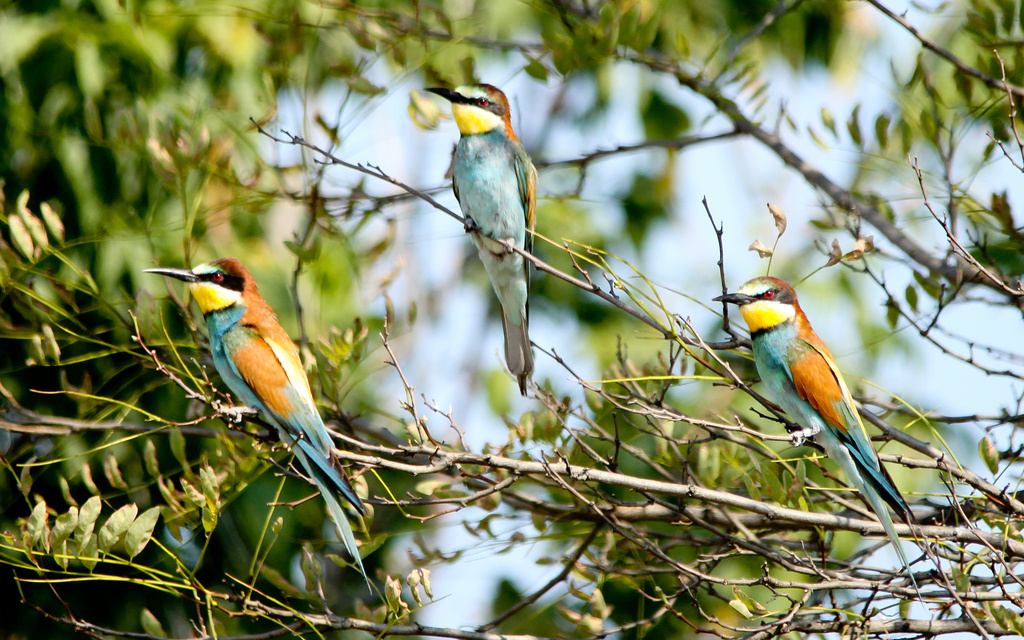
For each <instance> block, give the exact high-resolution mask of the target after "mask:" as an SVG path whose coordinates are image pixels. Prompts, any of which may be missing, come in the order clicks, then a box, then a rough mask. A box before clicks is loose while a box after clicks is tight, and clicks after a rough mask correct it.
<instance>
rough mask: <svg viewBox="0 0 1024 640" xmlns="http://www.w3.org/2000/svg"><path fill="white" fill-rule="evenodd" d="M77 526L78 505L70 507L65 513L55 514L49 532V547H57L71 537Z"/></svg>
mask: <svg viewBox="0 0 1024 640" xmlns="http://www.w3.org/2000/svg"><path fill="white" fill-rule="evenodd" d="M77 526H78V507H71V508H70V509H68V511H67V513H62V514H60V515H59V516H57V520H56V521H54V523H53V531H51V532H50V547H52V548H57V547H59V546H61V545H62V544H64V542H65V541H66V540H67V539H68V538H70V537H71V534H72V533H74V532H75V527H77Z"/></svg>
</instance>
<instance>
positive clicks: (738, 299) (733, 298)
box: [713, 293, 757, 306]
mask: <svg viewBox="0 0 1024 640" xmlns="http://www.w3.org/2000/svg"><path fill="white" fill-rule="evenodd" d="M756 299H757V298H755V297H754V296H748V295H747V294H745V293H727V294H725V295H724V296H718V297H717V298H713V300H714V301H715V302H726V303H730V302H731V303H732V304H738V305H740V306H743V305H745V304H749V303H751V302H753V301H754V300H756Z"/></svg>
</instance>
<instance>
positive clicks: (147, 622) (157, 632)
mask: <svg viewBox="0 0 1024 640" xmlns="http://www.w3.org/2000/svg"><path fill="white" fill-rule="evenodd" d="M139 622H140V623H141V624H142V630H143V631H145V632H146V633H148V634H149V635H151V636H156V637H157V638H166V637H167V632H166V631H164V628H163V625H161V624H160V621H159V620H157V619H156V616H155V615H153V614H152V613H151V612H150V610H149V609H143V610H142V613H141V614H140V615H139Z"/></svg>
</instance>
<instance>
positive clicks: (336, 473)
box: [146, 258, 368, 580]
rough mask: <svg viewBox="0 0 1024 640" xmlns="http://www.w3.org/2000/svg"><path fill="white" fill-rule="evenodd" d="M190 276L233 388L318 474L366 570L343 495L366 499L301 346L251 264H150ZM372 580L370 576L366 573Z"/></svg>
mask: <svg viewBox="0 0 1024 640" xmlns="http://www.w3.org/2000/svg"><path fill="white" fill-rule="evenodd" d="M146 272H147V273H158V274H161V275H165V276H170V277H171V278H177V279H178V280H183V281H185V282H187V283H188V287H189V290H190V291H191V292H192V297H194V298H195V299H196V302H197V303H198V304H199V308H200V310H201V311H202V312H203V317H204V318H205V319H206V328H207V330H208V331H209V334H210V352H211V354H212V355H213V364H214V366H215V367H216V368H217V372H218V373H220V376H221V378H223V379H224V382H225V383H226V384H227V385H228V388H229V389H231V391H232V393H234V394H235V396H237V397H238V399H239V400H240V401H241V402H243V403H244V404H246V405H248V406H250V407H254V408H256V409H258V410H259V412H260V416H261V417H262V418H263V419H264V420H266V421H267V422H268V423H270V424H271V425H273V426H274V427H275V428H276V429H277V432H278V435H279V436H280V438H281V440H282V441H283V442H285V443H287V444H288V445H290V446H292V449H293V451H294V452H295V457H296V458H297V459H298V461H299V464H300V465H301V466H302V468H303V469H304V470H305V471H306V474H307V475H308V476H309V477H310V478H312V479H313V482H314V483H315V484H316V486H317V489H318V490H319V491H320V494H321V495H322V496H323V498H324V501H325V502H326V503H327V512H328V514H330V517H331V519H332V520H333V521H334V524H335V525H336V527H337V529H338V534H339V535H340V537H341V540H342V542H344V544H345V548H346V549H347V550H348V552H349V553H350V554H351V555H352V557H353V558H355V561H356V564H357V565H358V567H359V571H360V573H362V574H363V576H364V577H365V576H366V572H365V570H364V569H363V562H362V560H361V558H360V556H359V548H358V547H357V546H356V540H355V536H354V535H353V533H352V526H351V525H350V524H349V521H348V517H347V516H346V515H345V511H344V509H342V507H341V504H339V502H338V498H337V496H338V495H340V496H341V497H343V498H344V499H345V501H346V502H348V503H349V504H350V505H351V506H352V508H353V509H355V510H356V511H357V512H359V514H360V515H362V514H365V509H364V508H363V505H362V502H361V501H360V500H359V496H357V495H356V492H355V490H354V489H353V488H352V485H351V484H350V483H349V481H348V478H347V477H345V473H344V472H343V471H342V470H341V468H340V467H339V466H338V465H337V464H336V461H335V457H334V453H333V442H332V441H331V437H330V435H329V434H328V433H327V429H326V428H325V427H324V422H323V419H322V418H321V417H320V412H319V411H318V410H317V408H316V404H315V403H314V402H313V394H312V392H311V391H310V388H309V380H308V379H307V378H306V373H305V371H303V369H302V363H301V361H300V360H299V350H298V348H297V347H296V346H295V343H294V342H292V340H291V338H289V337H288V334H287V333H285V330H284V329H283V328H282V327H281V324H280V323H279V322H278V321H277V316H276V315H275V314H274V310H273V309H271V308H270V305H268V304H267V303H266V301H265V300H264V299H263V297H262V296H261V295H260V292H259V290H258V289H257V288H256V281H255V280H253V277H252V275H251V274H250V273H249V270H248V269H246V268H245V267H244V266H242V263H240V262H239V261H238V260H236V259H234V258H221V259H219V260H214V261H213V262H210V263H207V264H202V265H199V266H198V267H196V268H195V269H192V270H189V269H146ZM367 580H368V579H367Z"/></svg>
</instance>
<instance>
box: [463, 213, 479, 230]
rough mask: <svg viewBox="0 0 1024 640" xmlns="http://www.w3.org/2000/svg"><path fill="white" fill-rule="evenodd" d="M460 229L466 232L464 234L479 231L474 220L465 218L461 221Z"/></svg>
mask: <svg viewBox="0 0 1024 640" xmlns="http://www.w3.org/2000/svg"><path fill="white" fill-rule="evenodd" d="M462 228H463V229H465V230H466V233H473V232H474V231H480V225H478V224H477V223H476V220H474V219H473V218H470V217H469V216H466V217H465V218H463V220H462Z"/></svg>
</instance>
